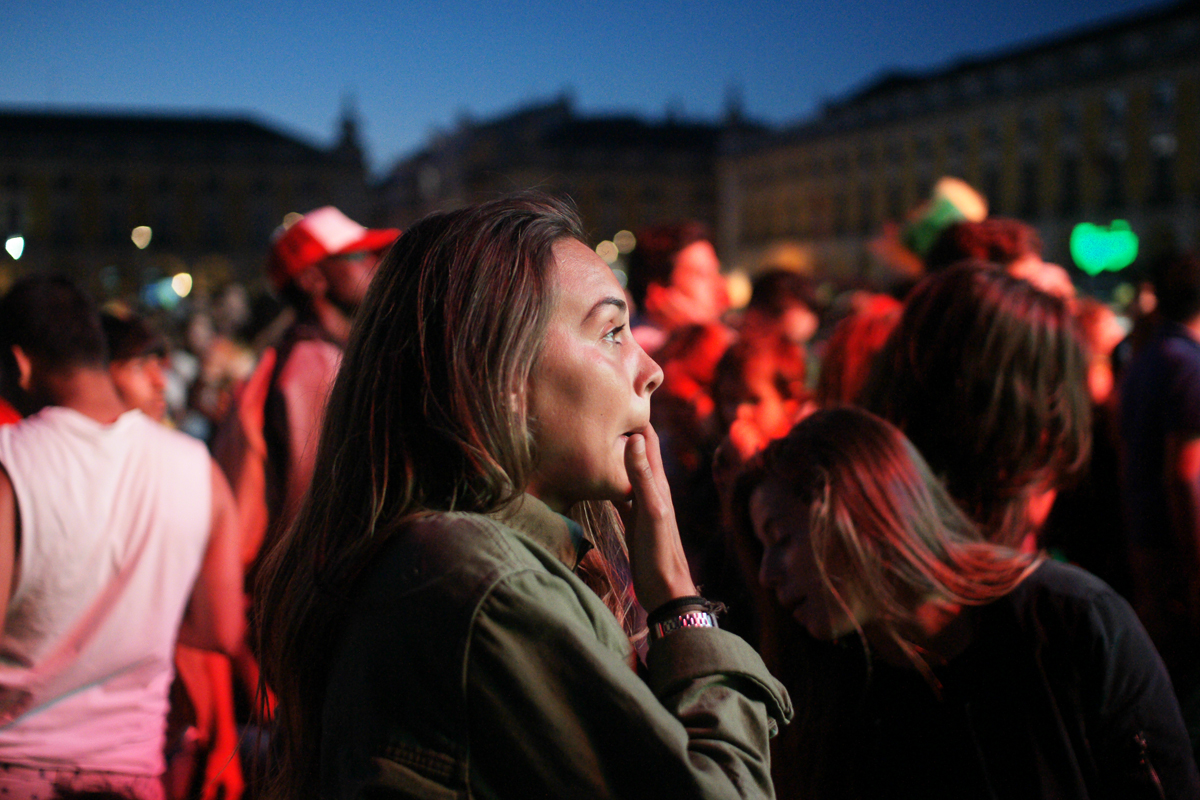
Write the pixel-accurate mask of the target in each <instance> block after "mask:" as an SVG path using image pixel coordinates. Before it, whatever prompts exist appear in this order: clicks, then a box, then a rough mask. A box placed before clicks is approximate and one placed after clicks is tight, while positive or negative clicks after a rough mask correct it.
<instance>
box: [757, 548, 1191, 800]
mask: <svg viewBox="0 0 1200 800" xmlns="http://www.w3.org/2000/svg"><path fill="white" fill-rule="evenodd" d="M969 613H973V620H972V621H973V623H974V630H973V634H972V640H971V644H970V645H969V646H968V647H967V649H966V650H965V651H963V652H962V653H961V654H959V655H958V656H956V657H954V658H953V659H951V660H950V661H949V662H948V663H947V664H944V665H942V666H939V667H936V668H935V669H934V676H935V678H936V681H937V682H938V684H939V686H938V688H937V689H935V688H934V686H933V685H931V683H930V682H929V681H927V680H926V679H925V678H923V677H922V676H921V675H920V674H919V673H918V672H917V671H916V670H915V669H905V668H901V667H897V666H893V665H891V664H888V663H885V662H883V661H882V660H881V659H878V658H876V659H873V660H871V661H870V662H868V661H867V659H866V656H865V654H864V652H863V649H862V647H861V646H859V645H858V643H857V642H856V641H854V640H849V641H845V642H841V643H827V642H816V641H814V640H812V639H810V638H808V639H804V640H801V639H800V637H796V644H798V645H800V646H801V647H803V648H804V651H805V652H804V656H803V658H801V659H798V660H797V661H796V662H793V663H796V664H798V665H799V669H798V670H792V669H789V671H788V674H791V675H792V676H793V678H794V680H789V681H788V686H789V688H790V689H791V690H792V691H793V692H795V693H796V694H797V696H803V697H805V698H806V700H807V698H809V697H815V698H816V700H815V702H814V703H813V704H812V705H810V706H809V707H808V708H807V709H806V710H807V712H808V713H809V715H810V716H809V718H808V719H806V720H805V723H806V724H805V725H803V726H802V727H803V728H805V729H806V730H804V731H801V730H794V732H795V733H797V734H802V735H800V736H795V737H793V736H791V735H787V734H785V737H781V739H782V738H786V739H787V742H786V743H785V742H780V745H781V746H783V749H784V750H783V752H781V751H780V750H779V749H778V748H777V751H776V758H777V761H779V762H780V764H779V766H782V767H784V768H785V769H786V768H787V767H788V766H790V765H792V764H796V765H797V766H798V767H799V769H798V771H796V772H793V773H792V774H791V775H789V776H787V777H783V776H781V777H780V787H779V791H780V796H781V797H785V796H803V797H806V798H833V797H837V798H876V797H922V798H1013V800H1017V799H1018V798H1019V799H1020V800H1027V799H1028V798H1081V799H1082V798H1090V799H1091V800H1097V799H1098V798H1113V800H1127V799H1129V798H1155V799H1157V798H1159V797H1166V798H1180V799H1181V800H1182V799H1183V798H1187V799H1188V800H1191V799H1192V798H1197V797H1200V776H1198V775H1197V772H1196V765H1195V763H1194V761H1193V759H1192V754H1191V747H1190V744H1189V742H1188V737H1187V731H1186V730H1185V728H1184V725H1183V720H1182V718H1181V717H1180V713H1179V706H1178V703H1177V702H1176V699H1175V696H1174V693H1173V691H1172V688H1171V683H1170V679H1169V678H1168V677H1167V673H1166V670H1165V669H1164V668H1163V665H1162V661H1161V659H1159V657H1158V654H1157V653H1156V652H1155V650H1154V646H1153V645H1152V644H1151V643H1150V640H1149V638H1148V637H1147V636H1146V632H1145V631H1144V630H1143V629H1142V626H1141V625H1140V624H1139V622H1138V620H1137V618H1136V617H1135V616H1134V614H1133V611H1132V609H1131V608H1130V607H1129V604H1128V603H1126V602H1125V601H1124V600H1123V599H1122V598H1121V597H1120V596H1118V595H1117V594H1116V593H1115V592H1113V590H1112V589H1110V588H1109V587H1108V586H1107V585H1105V584H1104V583H1103V582H1102V581H1100V580H1099V579H1097V578H1095V577H1094V576H1092V575H1089V574H1088V573H1086V572H1084V571H1082V570H1080V569H1076V568H1074V567H1070V566H1067V565H1064V564H1059V563H1057V562H1046V563H1044V564H1043V565H1041V566H1040V567H1039V568H1038V569H1037V570H1036V571H1035V572H1034V573H1033V574H1032V575H1030V576H1029V577H1028V578H1026V580H1025V581H1024V582H1022V583H1021V584H1020V585H1019V586H1018V587H1017V588H1016V589H1014V590H1013V591H1012V592H1010V593H1009V594H1008V595H1006V596H1004V597H1002V598H1001V599H999V600H997V601H995V602H993V603H991V604H989V605H987V606H982V607H979V608H977V609H975V610H974V611H973V612H969ZM868 665H869V666H868ZM785 677H786V676H785ZM805 677H808V678H811V679H813V680H814V681H817V683H816V686H814V687H813V690H814V692H815V694H810V692H809V691H808V690H807V688H805V689H801V688H800V684H801V683H802V682H803V680H804V678H805ZM802 691H803V692H804V694H803V695H801V694H800V693H801V692H802ZM810 721H811V724H810ZM792 733H793V731H789V732H788V734H792Z"/></svg>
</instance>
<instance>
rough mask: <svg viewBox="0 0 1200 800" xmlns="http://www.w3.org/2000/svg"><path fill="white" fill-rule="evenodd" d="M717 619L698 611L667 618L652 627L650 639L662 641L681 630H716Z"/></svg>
mask: <svg viewBox="0 0 1200 800" xmlns="http://www.w3.org/2000/svg"><path fill="white" fill-rule="evenodd" d="M716 627H718V625H717V618H716V616H714V615H713V614H710V613H709V612H707V611H703V610H700V609H696V610H693V611H684V612H682V613H680V614H676V615H674V616H670V617H667V618H666V619H664V620H662V621H661V622H656V623H654V624H653V625H651V626H650V638H651V639H661V638H663V637H664V636H666V635H667V634H668V633H672V632H674V631H677V630H679V629H680V628H716Z"/></svg>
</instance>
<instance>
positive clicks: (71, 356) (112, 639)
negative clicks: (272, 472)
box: [0, 277, 244, 800]
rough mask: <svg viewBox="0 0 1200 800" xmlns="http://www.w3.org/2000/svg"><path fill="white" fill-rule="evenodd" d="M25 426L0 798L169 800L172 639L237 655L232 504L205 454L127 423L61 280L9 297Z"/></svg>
mask: <svg viewBox="0 0 1200 800" xmlns="http://www.w3.org/2000/svg"><path fill="white" fill-rule="evenodd" d="M0 352H3V353H4V354H5V355H11V357H12V360H13V362H14V363H15V365H16V369H17V373H18V374H19V376H20V378H19V381H18V385H19V387H20V390H21V392H22V394H23V397H24V399H25V400H27V401H28V402H27V403H26V405H27V406H28V407H29V408H31V409H33V410H35V412H36V413H34V414H33V415H32V416H31V417H29V418H28V419H26V420H24V421H22V422H20V423H18V424H16V425H11V426H8V427H6V428H4V429H3V430H0V619H3V628H2V629H0V764H3V769H0V795H3V796H5V797H8V798H29V799H31V800H32V799H33V798H45V797H49V796H50V795H51V794H52V793H53V792H56V791H59V790H60V789H67V790H73V791H81V790H91V789H96V788H101V789H107V790H118V791H121V792H123V793H125V794H127V795H129V796H131V797H137V798H141V799H142V800H157V798H160V797H162V794H163V787H162V783H161V781H160V775H161V773H162V771H163V753H162V750H163V740H164V733H165V718H166V709H167V692H168V689H169V686H170V682H171V677H172V674H173V670H172V665H171V656H172V652H173V649H174V645H175V641H176V638H177V634H178V638H179V639H180V641H184V642H186V643H189V644H193V645H195V646H198V647H206V648H212V649H220V650H223V651H225V652H230V651H232V650H233V649H234V648H235V647H236V646H237V643H238V641H239V640H240V638H241V634H242V630H243V628H244V625H243V609H242V599H241V577H242V576H241V569H240V564H239V562H238V560H237V555H238V538H237V530H238V529H237V527H236V514H235V512H234V510H233V502H232V495H231V493H230V490H229V487H228V484H227V483H226V482H225V481H224V478H223V477H222V476H221V474H220V471H219V470H218V469H217V467H216V465H215V464H214V463H213V462H212V459H211V458H209V456H208V453H207V451H206V450H205V448H204V446H203V445H202V444H201V443H199V442H197V441H194V440H192V439H190V438H188V437H186V436H184V435H183V434H181V433H177V432H174V431H170V430H168V429H166V428H164V427H162V426H160V425H159V424H157V423H156V422H154V421H152V420H150V419H149V418H148V417H146V416H145V415H144V414H143V413H142V412H140V411H136V410H133V411H130V410H128V407H127V406H126V404H125V403H124V401H122V400H121V398H120V397H119V396H118V394H117V390H116V387H115V386H114V384H113V382H112V378H111V376H110V375H109V372H108V366H107V351H106V347H105V341H104V335H103V333H102V330H101V327H100V319H99V316H98V314H97V313H96V310H95V307H94V306H93V305H92V304H91V301H90V300H89V299H88V298H87V297H86V296H85V295H84V294H83V293H82V292H81V291H80V290H79V289H78V288H77V287H75V286H74V285H73V284H71V283H70V282H69V281H67V280H65V279H62V278H44V277H33V278H27V279H24V280H22V281H19V282H18V283H17V284H15V285H14V286H13V288H12V289H11V290H10V291H9V293H8V294H7V295H5V296H4V298H3V299H0Z"/></svg>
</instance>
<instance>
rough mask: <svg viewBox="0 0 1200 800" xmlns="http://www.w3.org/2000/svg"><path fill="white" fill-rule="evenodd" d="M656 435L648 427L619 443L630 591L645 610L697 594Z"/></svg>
mask: <svg viewBox="0 0 1200 800" xmlns="http://www.w3.org/2000/svg"><path fill="white" fill-rule="evenodd" d="M658 448H659V446H658V434H657V433H655V432H654V428H653V427H652V426H650V425H647V426H646V429H645V431H643V433H640V434H633V435H631V436H630V437H629V441H628V443H627V444H626V445H625V471H626V472H627V473H628V475H629V482H630V483H631V484H632V485H633V499H632V501H631V502H630V503H629V504H627V505H625V506H624V507H623V508H621V517H622V519H623V520H624V522H625V543H626V545H628V547H629V568H630V571H631V572H632V573H633V591H634V592H635V593H636V594H637V598H638V602H639V603H641V604H642V608H644V609H646V610H647V611H654V609H656V608H658V607H659V606H661V605H662V604H663V603H665V602H667V601H668V600H674V599H675V598H677V597H689V596H692V595H695V594H698V592H697V591H696V585H695V584H694V583H692V576H691V572H690V571H689V570H688V563H687V557H686V556H685V555H684V554H683V543H682V542H681V541H680V540H679V526H678V525H677V524H676V522H675V509H674V507H673V506H672V505H671V489H670V487H669V486H668V485H667V476H666V473H665V472H664V471H663V464H662V454H661V453H660V452H659V449H658Z"/></svg>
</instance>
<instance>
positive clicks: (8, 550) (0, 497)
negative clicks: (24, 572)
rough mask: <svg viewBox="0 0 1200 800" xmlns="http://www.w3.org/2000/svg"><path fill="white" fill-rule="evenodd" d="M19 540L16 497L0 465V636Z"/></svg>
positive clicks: (19, 529)
mask: <svg viewBox="0 0 1200 800" xmlns="http://www.w3.org/2000/svg"><path fill="white" fill-rule="evenodd" d="M20 540H21V516H20V513H19V511H18V510H17V496H16V494H15V493H14V492H13V485H12V481H11V480H9V477H8V473H7V472H6V471H5V470H4V466H3V465H0V636H3V635H4V621H5V619H7V618H8V602H9V600H11V599H12V589H13V572H14V571H15V569H16V563H17V545H18V543H19V542H20Z"/></svg>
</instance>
